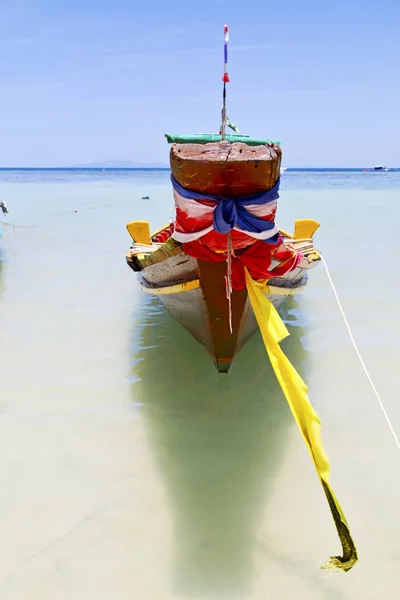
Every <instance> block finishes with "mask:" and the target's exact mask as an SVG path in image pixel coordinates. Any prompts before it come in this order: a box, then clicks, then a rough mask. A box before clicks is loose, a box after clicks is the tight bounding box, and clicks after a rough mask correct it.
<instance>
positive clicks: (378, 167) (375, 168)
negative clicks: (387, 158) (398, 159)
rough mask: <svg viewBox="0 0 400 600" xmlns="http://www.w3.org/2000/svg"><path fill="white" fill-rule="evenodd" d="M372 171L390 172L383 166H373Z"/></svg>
mask: <svg viewBox="0 0 400 600" xmlns="http://www.w3.org/2000/svg"><path fill="white" fill-rule="evenodd" d="M374 171H390V169H388V168H387V167H386V166H385V165H375V167H374Z"/></svg>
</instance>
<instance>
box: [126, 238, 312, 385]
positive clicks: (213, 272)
mask: <svg viewBox="0 0 400 600" xmlns="http://www.w3.org/2000/svg"><path fill="white" fill-rule="evenodd" d="M166 246H169V247H168V248H166ZM171 248H172V252H176V253H175V254H174V255H172V256H168V254H169V253H171ZM177 250H179V245H178V244H176V243H172V244H171V243H170V244H163V245H162V246H161V247H159V248H157V249H156V250H155V252H153V253H152V254H151V255H150V256H152V257H153V260H154V257H155V258H160V259H161V258H163V260H160V262H153V264H149V265H148V266H146V264H145V263H146V260H148V259H146V258H145V257H143V259H142V260H140V259H139V261H138V258H137V256H138V254H137V253H136V249H135V248H134V246H133V247H132V249H131V250H130V251H129V252H128V254H127V262H128V264H129V265H130V266H131V268H132V269H133V270H135V271H140V272H139V273H138V279H139V282H140V285H141V288H142V290H143V291H144V292H146V293H149V294H152V295H156V296H158V298H159V299H160V301H161V302H162V303H163V304H164V306H165V307H166V308H167V310H168V311H169V312H170V313H171V314H172V316H173V317H174V318H175V319H176V320H177V321H178V322H179V323H180V324H181V325H183V327H185V329H187V331H189V332H190V333H191V334H192V335H193V337H194V338H195V339H196V340H197V341H198V342H199V343H200V344H201V345H202V346H204V348H205V349H206V350H207V352H208V353H209V354H210V356H211V357H212V359H213V361H214V364H215V366H216V368H217V369H218V371H219V372H220V373H226V372H228V371H229V368H230V367H231V365H232V362H233V361H234V358H235V356H236V355H237V353H238V352H239V350H240V349H241V348H243V346H244V345H245V344H246V342H247V341H248V340H249V339H250V338H251V336H252V335H253V334H254V333H255V332H256V330H257V329H258V326H257V322H256V318H255V315H254V312H253V310H252V308H251V305H250V301H249V298H248V295H247V290H246V289H242V290H233V292H232V298H231V302H232V304H231V314H232V331H231V328H230V323H229V304H228V299H227V294H226V286H225V276H226V273H227V264H226V262H225V261H224V262H210V261H204V260H197V259H194V258H192V257H190V256H188V255H187V254H185V252H183V250H180V251H177ZM157 254H161V255H162V256H157ZM310 254H311V253H310ZM139 256H143V254H142V255H140V254H139ZM318 259H319V257H318V256H317V255H316V253H315V251H314V256H313V257H312V258H311V259H310V263H309V264H310V268H312V267H313V266H314V265H315V264H316V262H318ZM138 262H140V263H141V264H138ZM307 280H308V274H307V269H303V268H297V269H295V270H294V271H292V272H290V273H288V274H287V275H286V276H284V277H281V278H276V279H275V280H270V281H269V282H268V286H266V292H265V293H266V296H267V297H268V298H269V300H270V301H271V302H272V304H273V305H274V306H275V308H277V309H278V308H279V306H280V305H281V303H282V302H283V301H284V300H285V298H286V297H287V296H292V295H294V294H297V293H299V292H301V291H302V290H304V288H305V286H306V284H307Z"/></svg>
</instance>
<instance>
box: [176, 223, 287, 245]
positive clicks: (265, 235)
mask: <svg viewBox="0 0 400 600" xmlns="http://www.w3.org/2000/svg"><path fill="white" fill-rule="evenodd" d="M213 229H214V227H213V226H212V225H211V226H210V227H206V228H205V229H202V230H201V231H194V232H193V233H182V231H177V230H176V229H175V231H174V233H173V234H172V236H171V237H173V238H174V240H176V241H177V242H181V243H187V242H194V241H195V240H198V239H199V238H201V237H203V236H204V235H206V234H207V233H210V231H213ZM233 229H234V231H239V232H240V233H244V234H246V235H248V236H249V237H252V238H254V239H256V240H269V239H270V238H272V237H274V235H276V234H277V233H279V228H278V226H277V225H275V227H273V228H272V229H269V230H268V231H262V232H261V233H255V232H254V231H246V230H245V229H240V227H234V228H233Z"/></svg>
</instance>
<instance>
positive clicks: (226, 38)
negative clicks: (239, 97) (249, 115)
mask: <svg viewBox="0 0 400 600" xmlns="http://www.w3.org/2000/svg"><path fill="white" fill-rule="evenodd" d="M228 42H229V30H228V25H227V24H226V23H225V24H224V76H223V78H222V81H223V82H224V89H223V92H222V124H221V139H222V140H224V139H225V132H226V84H227V83H228V82H229V75H228Z"/></svg>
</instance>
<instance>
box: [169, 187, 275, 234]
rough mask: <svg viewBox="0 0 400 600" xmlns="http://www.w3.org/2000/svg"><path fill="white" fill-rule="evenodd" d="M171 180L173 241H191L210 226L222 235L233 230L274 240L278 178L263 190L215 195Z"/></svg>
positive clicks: (207, 231)
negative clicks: (173, 215) (235, 195)
mask: <svg viewBox="0 0 400 600" xmlns="http://www.w3.org/2000/svg"><path fill="white" fill-rule="evenodd" d="M171 181H172V186H173V192H174V199H175V207H176V224H175V232H174V234H173V237H174V238H175V239H176V240H177V241H179V242H183V243H185V242H192V241H194V240H198V239H199V238H201V237H203V236H205V235H206V234H208V233H209V232H211V231H213V230H214V231H215V232H217V233H220V234H223V235H226V234H227V233H229V232H230V231H232V230H235V231H238V232H241V233H244V234H246V236H249V237H250V238H253V239H254V240H257V239H259V240H264V241H266V242H268V243H272V244H275V243H277V242H278V240H279V230H278V227H277V226H276V225H275V222H274V218H275V213H276V209H277V200H278V198H279V185H280V181H279V180H278V181H277V183H276V184H275V186H274V187H273V188H272V189H270V190H268V191H267V192H263V193H261V194H253V195H251V196H244V197H238V198H219V197H217V196H212V195H210V194H204V193H198V192H194V191H193V190H187V189H186V188H184V187H183V186H181V185H180V183H178V181H177V180H176V179H175V178H174V177H173V176H171ZM250 243H251V241H250Z"/></svg>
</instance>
